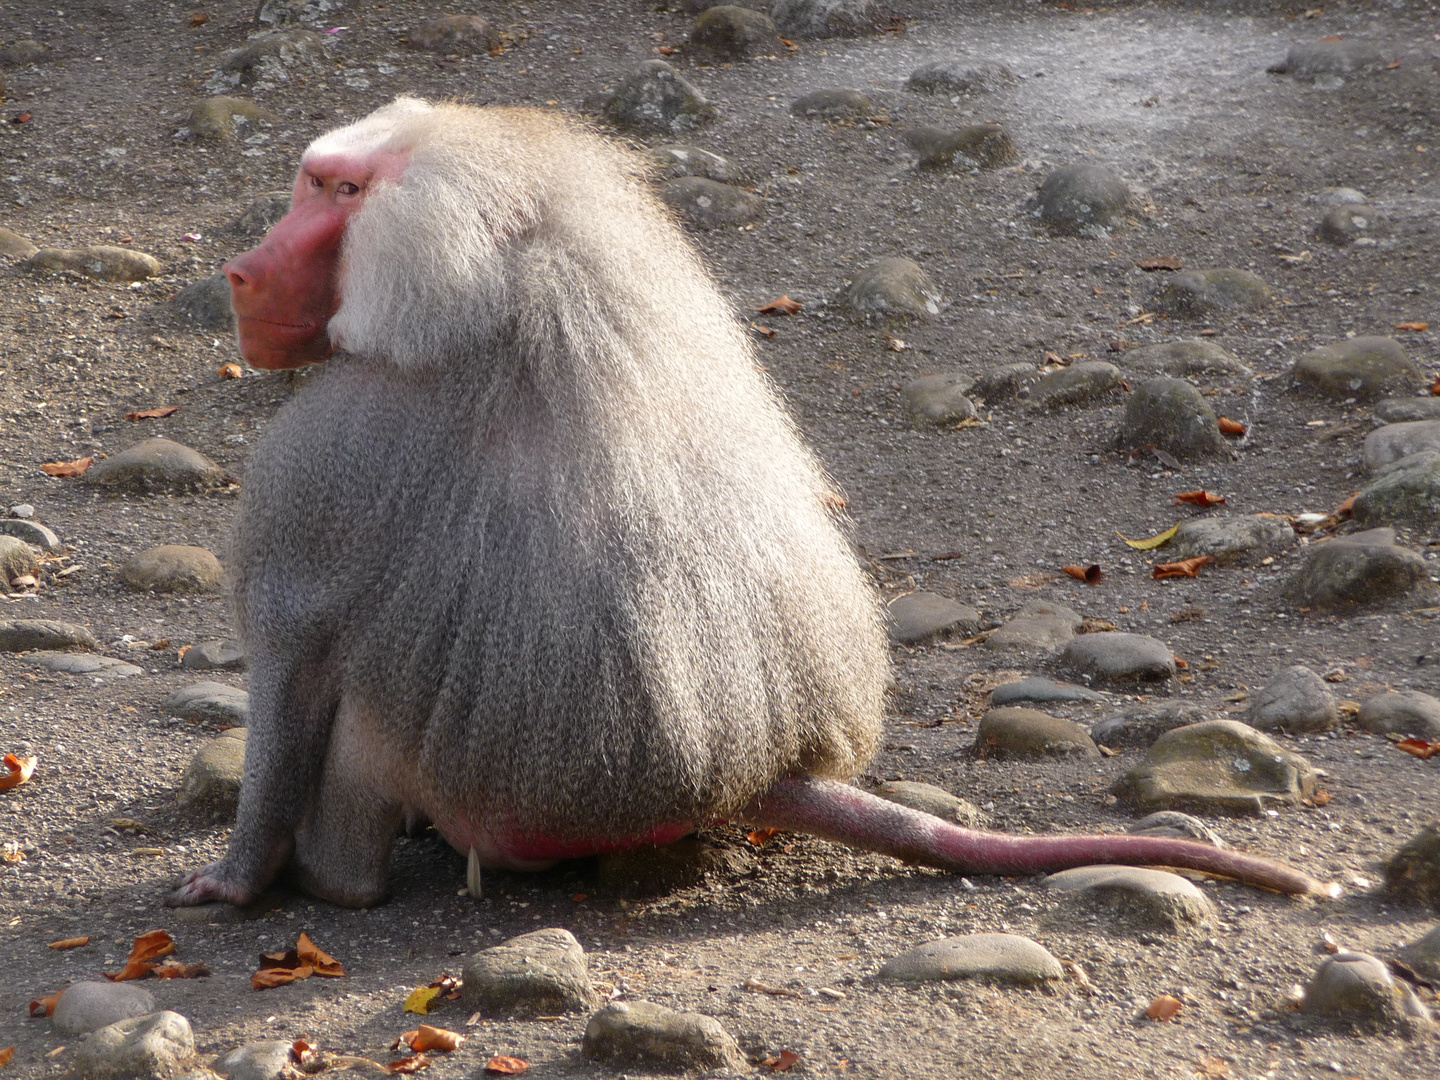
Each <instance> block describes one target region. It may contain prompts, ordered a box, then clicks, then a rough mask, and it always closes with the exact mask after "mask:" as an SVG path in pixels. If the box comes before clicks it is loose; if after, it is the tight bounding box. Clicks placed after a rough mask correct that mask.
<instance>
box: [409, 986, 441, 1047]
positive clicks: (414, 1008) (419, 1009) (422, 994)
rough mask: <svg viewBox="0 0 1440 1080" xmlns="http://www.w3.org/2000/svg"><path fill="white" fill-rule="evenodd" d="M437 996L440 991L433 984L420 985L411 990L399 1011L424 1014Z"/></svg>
mask: <svg viewBox="0 0 1440 1080" xmlns="http://www.w3.org/2000/svg"><path fill="white" fill-rule="evenodd" d="M439 996H440V991H439V990H438V989H437V988H436V987H433V986H422V987H420V988H419V989H418V990H411V991H410V996H409V997H407V998H406V999H405V1008H404V1009H402V1010H401V1011H402V1012H407V1013H419V1014H420V1015H422V1016H424V1015H425V1014H426V1013H428V1012H429V1011H430V1003H431V1002H433V1001H434V1000H435V999H436V998H437V997H439ZM402 1038H403V1036H402Z"/></svg>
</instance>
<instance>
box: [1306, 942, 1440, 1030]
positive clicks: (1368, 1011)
mask: <svg viewBox="0 0 1440 1080" xmlns="http://www.w3.org/2000/svg"><path fill="white" fill-rule="evenodd" d="M1300 1011H1301V1012H1303V1013H1305V1014H1306V1015H1307V1016H1316V1017H1321V1018H1323V1019H1326V1020H1330V1021H1334V1022H1339V1023H1342V1024H1347V1025H1349V1026H1352V1027H1356V1028H1360V1029H1362V1030H1365V1031H1384V1032H1403V1033H1406V1034H1409V1033H1411V1032H1413V1031H1414V1030H1416V1029H1422V1030H1426V1031H1428V1030H1430V1029H1431V1017H1430V1010H1429V1009H1428V1008H1427V1007H1426V1006H1425V1004H1424V1003H1423V1002H1421V1001H1420V999H1419V998H1417V997H1416V996H1415V991H1413V990H1411V989H1410V986H1409V984H1408V983H1405V982H1401V981H1397V980H1396V979H1395V977H1394V976H1393V975H1391V974H1390V969H1389V968H1388V967H1386V966H1385V963H1384V961H1382V960H1377V959H1376V958H1375V957H1373V956H1371V955H1370V954H1369V953H1358V952H1339V953H1336V954H1335V955H1334V956H1327V957H1326V958H1325V959H1324V960H1322V961H1321V962H1320V966H1319V967H1318V968H1316V969H1315V974H1314V975H1312V976H1311V977H1310V981H1309V983H1307V984H1306V986H1305V998H1304V1000H1303V1001H1302V1003H1301V1005H1300Z"/></svg>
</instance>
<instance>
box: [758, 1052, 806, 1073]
mask: <svg viewBox="0 0 1440 1080" xmlns="http://www.w3.org/2000/svg"><path fill="white" fill-rule="evenodd" d="M799 1061H800V1055H799V1054H797V1053H795V1051H794V1050H781V1051H780V1053H778V1054H776V1055H775V1056H774V1057H773V1058H766V1059H765V1064H766V1065H768V1066H770V1068H772V1069H774V1070H775V1071H776V1072H787V1071H789V1070H790V1069H793V1068H794V1067H795V1066H796V1065H797V1064H798V1063H799Z"/></svg>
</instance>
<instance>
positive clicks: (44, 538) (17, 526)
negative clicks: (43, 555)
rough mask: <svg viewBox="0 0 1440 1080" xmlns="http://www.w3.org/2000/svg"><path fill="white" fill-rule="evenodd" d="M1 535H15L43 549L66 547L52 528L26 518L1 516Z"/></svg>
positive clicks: (56, 549)
mask: <svg viewBox="0 0 1440 1080" xmlns="http://www.w3.org/2000/svg"><path fill="white" fill-rule="evenodd" d="M0 536H13V537H14V538H15V539H17V540H23V541H25V543H27V544H30V545H31V546H32V547H38V548H39V549H40V550H41V551H51V552H58V551H60V550H61V549H62V548H63V547H64V545H63V544H61V543H60V537H58V536H56V535H55V533H54V532H53V531H52V530H50V529H48V528H46V527H45V526H44V525H41V524H40V523H39V522H38V521H29V520H27V519H25V518H0Z"/></svg>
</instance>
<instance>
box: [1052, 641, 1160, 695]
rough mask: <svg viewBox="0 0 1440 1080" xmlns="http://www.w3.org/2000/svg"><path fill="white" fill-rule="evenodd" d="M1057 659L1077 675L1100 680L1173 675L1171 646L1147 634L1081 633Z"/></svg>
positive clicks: (1139, 679) (1142, 679) (1157, 679)
mask: <svg viewBox="0 0 1440 1080" xmlns="http://www.w3.org/2000/svg"><path fill="white" fill-rule="evenodd" d="M1056 662H1057V663H1058V664H1059V666H1060V668H1061V670H1063V671H1066V672H1068V673H1069V674H1071V675H1074V676H1076V677H1077V678H1082V679H1087V680H1097V681H1100V682H1116V683H1129V682H1164V681H1165V680H1166V679H1171V678H1173V677H1174V676H1175V657H1174V655H1173V654H1172V653H1171V652H1170V647H1169V646H1168V645H1166V644H1165V643H1164V642H1163V641H1159V640H1157V639H1156V638H1153V637H1150V636H1148V635H1146V634H1125V633H1105V634H1082V635H1081V636H1080V637H1077V638H1073V639H1072V640H1071V641H1070V642H1069V643H1068V644H1066V646H1065V648H1064V649H1063V650H1062V651H1061V653H1060V657H1059V659H1058V660H1057V661H1056Z"/></svg>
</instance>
